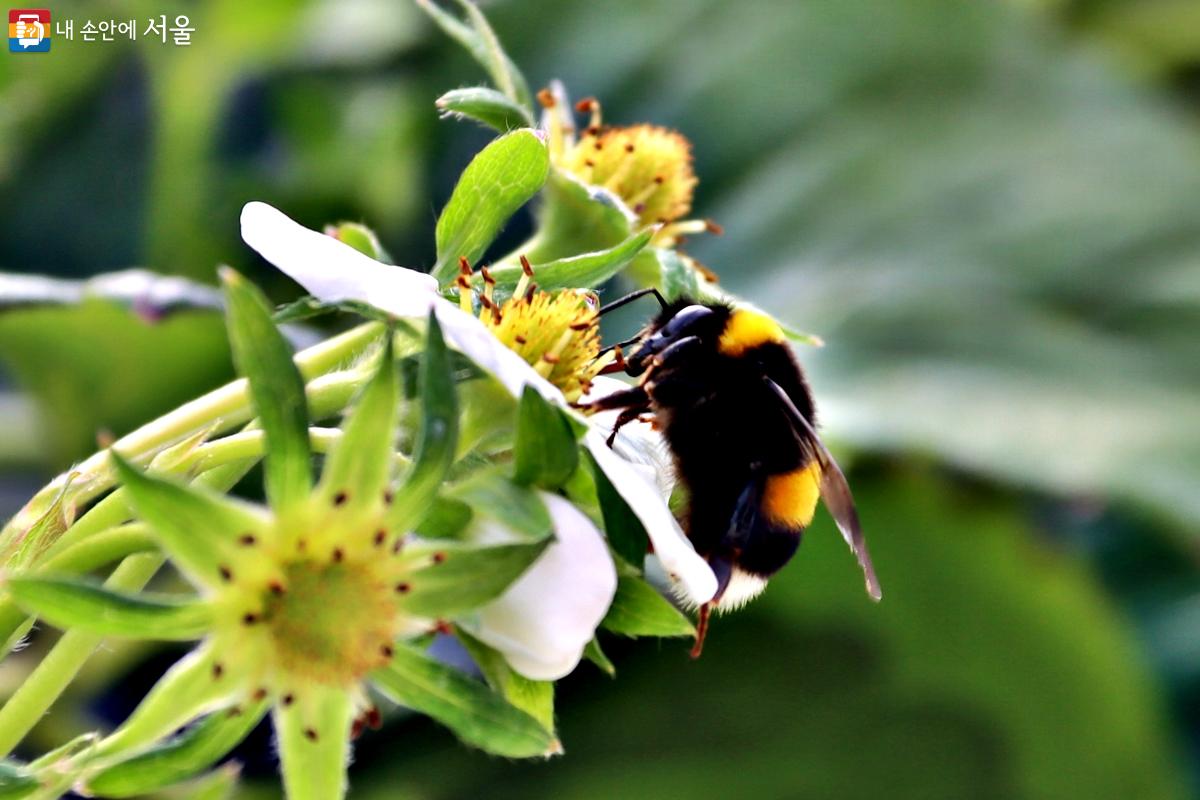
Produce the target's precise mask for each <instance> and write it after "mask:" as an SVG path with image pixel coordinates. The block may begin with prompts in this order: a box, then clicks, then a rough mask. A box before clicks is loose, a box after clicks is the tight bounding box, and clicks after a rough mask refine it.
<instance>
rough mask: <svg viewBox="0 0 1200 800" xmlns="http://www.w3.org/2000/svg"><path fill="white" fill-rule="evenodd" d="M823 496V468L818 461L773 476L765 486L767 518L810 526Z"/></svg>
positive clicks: (764, 504)
mask: <svg viewBox="0 0 1200 800" xmlns="http://www.w3.org/2000/svg"><path fill="white" fill-rule="evenodd" d="M820 497H821V468H820V466H818V465H817V462H816V461H811V462H809V463H808V464H807V465H806V466H803V467H801V468H800V469H797V470H793V471H791V472H784V473H782V474H779V475H771V476H770V477H768V478H767V483H766V486H765V487H763V499H762V507H763V514H765V515H766V517H767V519H768V520H769V521H770V522H772V523H774V524H776V525H782V526H786V527H788V528H806V527H808V525H809V523H811V522H812V518H813V514H815V513H816V510H817V500H818V499H820Z"/></svg>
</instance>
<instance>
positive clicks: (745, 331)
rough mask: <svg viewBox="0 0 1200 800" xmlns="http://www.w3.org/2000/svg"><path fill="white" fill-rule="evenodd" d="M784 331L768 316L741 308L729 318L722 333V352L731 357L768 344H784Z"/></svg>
mask: <svg viewBox="0 0 1200 800" xmlns="http://www.w3.org/2000/svg"><path fill="white" fill-rule="evenodd" d="M783 341H785V339H784V336H783V329H782V328H780V327H779V324H778V323H777V322H775V320H773V319H771V318H770V317H768V316H767V315H766V314H760V313H759V312H757V311H750V310H748V309H745V308H739V309H737V310H736V311H734V312H733V313H732V314H731V315H730V316H729V322H727V323H726V324H725V330H724V331H723V332H722V333H721V342H720V350H721V352H722V353H724V354H726V355H730V356H738V355H741V354H742V353H743V352H745V351H746V350H749V349H750V348H752V347H757V346H758V345H760V344H766V343H768V342H783Z"/></svg>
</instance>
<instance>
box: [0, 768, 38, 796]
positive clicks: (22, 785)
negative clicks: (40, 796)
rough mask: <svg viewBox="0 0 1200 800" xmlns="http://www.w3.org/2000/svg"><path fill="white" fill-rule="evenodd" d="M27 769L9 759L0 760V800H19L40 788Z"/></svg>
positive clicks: (35, 777)
mask: <svg viewBox="0 0 1200 800" xmlns="http://www.w3.org/2000/svg"><path fill="white" fill-rule="evenodd" d="M41 785H42V784H41V782H40V781H38V779H37V776H36V775H34V774H33V773H32V772H30V771H29V768H28V767H27V766H26V765H24V764H20V763H18V762H16V761H11V760H9V759H4V760H0V800H21V799H22V798H25V797H30V796H31V795H33V793H34V792H36V791H37V790H38V789H40V788H41Z"/></svg>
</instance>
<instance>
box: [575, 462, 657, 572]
mask: <svg viewBox="0 0 1200 800" xmlns="http://www.w3.org/2000/svg"><path fill="white" fill-rule="evenodd" d="M584 453H585V455H586V457H587V462H588V466H589V467H590V468H591V469H590V471H591V475H592V480H593V481H594V482H595V485H596V500H597V502H598V503H599V505H600V513H601V514H602V515H603V517H604V534H605V536H606V537H607V538H608V545H609V547H611V548H612V549H613V550H614V551H615V552H616V554H617V555H618V556H620V557H621V558H623V559H625V560H626V561H628V562H629V563H630V564H633V565H635V566H637V567H641V565H642V564H644V563H645V561H646V551H647V550H648V549H649V547H650V537H649V536H648V535H647V534H646V528H645V526H644V525H642V522H641V520H639V519H638V518H637V515H636V514H634V513H633V509H631V508H630V507H629V504H628V503H627V502H625V498H624V497H622V496H621V493H620V492H618V491H617V489H616V487H615V486H613V485H612V482H611V481H610V480H609V479H608V476H607V475H605V474H604V470H602V469H601V468H600V465H599V464H597V463H596V458H595V456H593V455H592V454H591V453H590V452H588V451H587V450H585V451H584Z"/></svg>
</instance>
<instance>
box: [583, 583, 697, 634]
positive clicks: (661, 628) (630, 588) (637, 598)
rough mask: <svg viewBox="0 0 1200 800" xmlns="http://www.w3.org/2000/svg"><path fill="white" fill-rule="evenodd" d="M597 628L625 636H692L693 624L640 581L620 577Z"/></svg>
mask: <svg viewBox="0 0 1200 800" xmlns="http://www.w3.org/2000/svg"><path fill="white" fill-rule="evenodd" d="M600 627H602V628H604V629H605V630H609V631H612V632H613V633H620V634H623V635H625V636H662V637H666V636H695V635H696V628H695V626H694V625H692V621H691V620H690V619H688V618H687V617H685V616H684V615H683V612H681V611H680V610H679V609H677V608H675V606H673V605H671V603H670V602H669V601H668V600H667V599H666V598H665V597H663V596H662V595H661V594H659V593H658V590H656V589H655V588H654V587H653V586H651V585H650V584H648V583H646V581H644V580H642V579H641V578H637V577H633V576H632V575H622V576H621V577H620V578H619V579H618V580H617V594H616V596H615V597H613V602H612V606H610V607H609V609H608V613H607V614H605V615H604V621H603V622H601V623H600Z"/></svg>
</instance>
